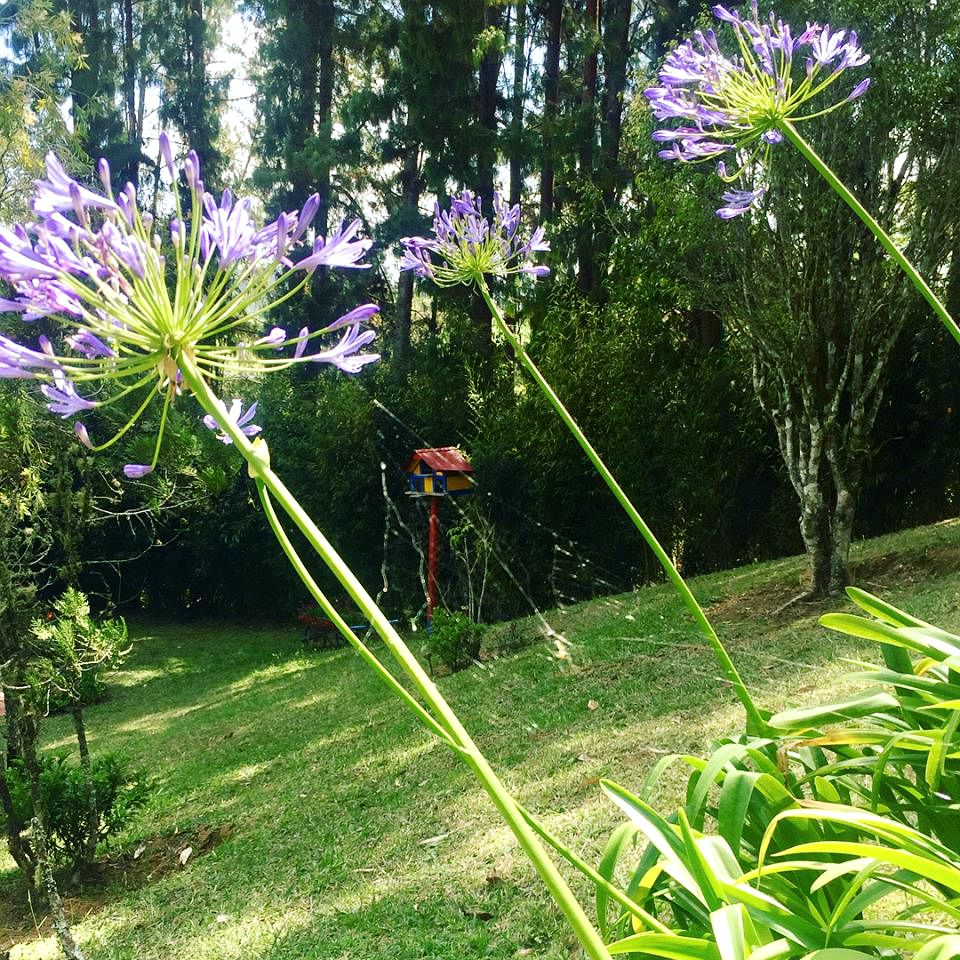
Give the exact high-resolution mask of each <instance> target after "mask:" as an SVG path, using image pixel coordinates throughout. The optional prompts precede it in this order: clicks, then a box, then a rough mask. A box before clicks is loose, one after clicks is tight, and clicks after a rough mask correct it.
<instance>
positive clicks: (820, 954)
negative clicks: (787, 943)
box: [803, 947, 876, 960]
mask: <svg viewBox="0 0 960 960" xmlns="http://www.w3.org/2000/svg"><path fill="white" fill-rule="evenodd" d="M803 960H876V958H875V957H874V955H873V954H872V953H863V952H862V951H860V950H847V949H846V948H845V947H828V948H827V949H826V950H814V951H813V953H808V954H807V955H806V956H805V957H804V958H803Z"/></svg>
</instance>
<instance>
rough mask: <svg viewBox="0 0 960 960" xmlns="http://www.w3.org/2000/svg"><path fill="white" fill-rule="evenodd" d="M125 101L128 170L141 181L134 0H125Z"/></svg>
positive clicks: (136, 179) (133, 179)
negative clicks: (134, 42) (128, 154)
mask: <svg viewBox="0 0 960 960" xmlns="http://www.w3.org/2000/svg"><path fill="white" fill-rule="evenodd" d="M122 11H123V103H124V112H125V119H126V126H127V139H128V142H129V144H130V160H129V166H128V168H127V169H128V171H129V175H130V182H131V183H139V182H140V180H139V177H140V128H139V127H138V125H137V119H138V116H139V114H138V112H137V102H136V75H137V66H136V52H135V50H134V46H133V0H123V4H122Z"/></svg>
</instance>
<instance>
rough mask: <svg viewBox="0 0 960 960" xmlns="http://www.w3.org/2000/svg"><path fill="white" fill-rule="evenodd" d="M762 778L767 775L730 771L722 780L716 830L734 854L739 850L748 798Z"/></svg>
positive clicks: (748, 803)
mask: <svg viewBox="0 0 960 960" xmlns="http://www.w3.org/2000/svg"><path fill="white" fill-rule="evenodd" d="M764 776H767V774H763V773H756V772H754V771H753V770H730V771H729V772H728V773H727V775H726V777H725V778H724V780H723V787H722V788H721V789H720V802H719V804H718V806H717V828H718V829H719V831H720V835H721V836H722V837H723V839H724V840H726V841H727V843H729V844H730V847H731V849H732V850H733V851H734V852H735V853H736V852H737V851H738V850H739V849H740V841H741V839H742V838H743V828H744V825H745V823H746V820H747V810H748V809H749V807H750V798H751V797H752V796H753V792H754V790H755V789H756V786H757V781H758V780H759V779H760V778H761V777H764Z"/></svg>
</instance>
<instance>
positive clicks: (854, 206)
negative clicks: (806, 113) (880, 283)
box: [780, 120, 960, 344]
mask: <svg viewBox="0 0 960 960" xmlns="http://www.w3.org/2000/svg"><path fill="white" fill-rule="evenodd" d="M780 129H781V130H783V132H784V133H785V134H786V135H787V137H788V138H789V139H790V142H791V143H792V144H793V145H794V146H795V147H796V148H797V149H798V150H799V151H800V153H802V154H803V156H804V157H805V158H806V159H807V160H808V161H809V162H810V163H811V165H812V166H813V168H814V169H815V170H816V171H817V173H819V174H820V176H821V177H823V179H824V180H826V181H827V183H828V184H830V186H831V188H832V189H833V190H835V191H836V193H837V194H838V195H839V197H840V199H841V200H843V202H844V203H846V204H847V206H848V207H850V209H851V210H852V211H853V212H854V213H855V214H856V215H857V216H858V217H859V218H860V219H861V220H862V221H863V222H864V223H865V224H866V225H867V228H868V229H869V230H870V232H871V233H872V234H873V235H874V236H875V237H876V238H877V240H879V241H880V245H881V246H882V247H883V249H884V250H886V251H887V253H889V254H890V256H891V257H893V259H894V260H895V261H896V263H897V265H898V266H899V267H900V269H901V270H903V272H904V273H905V274H906V275H907V276H908V277H909V279H910V282H911V283H912V284H913V285H914V286H915V287H916V288H917V290H919V291H920V293H921V294H922V295H923V299H924V300H926V301H927V303H929V304H930V306H931V307H932V308H933V312H934V313H935V314H936V315H937V316H938V317H939V318H940V319H941V320H942V321H943V325H944V326H945V327H946V328H947V330H949V331H950V336H952V337H953V339H954V340H956V341H957V343H958V344H960V327H958V326H957V323H956V321H955V320H954V319H953V317H951V316H950V314H949V312H948V311H947V308H946V307H945V306H944V305H943V304H942V303H941V302H940V299H939V298H938V297H937V295H936V294H935V293H934V292H933V291H932V290H931V289H930V287H929V286H928V285H927V282H926V280H924V279H923V277H921V276H920V274H919V273H917V268H916V267H914V265H913V264H912V263H911V262H910V261H909V260H908V259H907V258H906V256H905V255H904V253H903V251H902V250H901V249H900V248H899V247H898V246H897V245H896V244H895V243H894V242H893V240H892V239H891V237H890V236H889V234H887V232H886V231H885V230H884V229H883V227H881V226H880V224H879V223H877V221H876V220H875V219H874V218H873V217H872V216H871V215H870V213H869V211H868V210H867V209H866V207H864V206H863V204H862V203H860V201H859V200H858V199H857V198H856V197H855V196H854V195H853V194H852V193H851V192H850V191H849V190H848V189H847V188H846V187H845V186H844V184H843V182H842V181H841V180H840V178H839V177H838V176H837V175H836V174H835V173H834V172H833V171H832V170H831V169H830V168H829V167H828V166H827V164H826V163H824V161H823V159H822V158H821V157H820V155H819V154H818V153H817V152H816V151H815V150H814V149H813V147H811V146H810V144H809V143H807V141H806V140H804V139H803V137H802V136H800V133H799V132H798V131H797V128H796V127H795V126H794V125H793V124H792V123H790V121H789V120H781V121H780Z"/></svg>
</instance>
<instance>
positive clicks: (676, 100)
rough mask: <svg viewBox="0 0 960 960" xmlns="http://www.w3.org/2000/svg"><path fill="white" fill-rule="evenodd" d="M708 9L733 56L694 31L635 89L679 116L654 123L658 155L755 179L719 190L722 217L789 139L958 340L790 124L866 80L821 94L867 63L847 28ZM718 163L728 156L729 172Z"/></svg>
mask: <svg viewBox="0 0 960 960" xmlns="http://www.w3.org/2000/svg"><path fill="white" fill-rule="evenodd" d="M713 14H714V16H715V17H716V18H717V20H719V21H721V22H722V23H724V24H726V25H727V26H728V27H729V29H730V30H732V32H733V34H734V38H733V39H734V41H735V44H736V50H737V54H734V55H727V54H726V53H725V52H724V50H723V48H722V47H721V45H720V42H719V40H718V37H717V35H716V34H715V33H714V31H713V30H706V31H701V30H698V31H696V32H695V33H694V35H693V39H692V40H686V41H684V42H683V43H681V44H680V45H679V46H678V47H677V48H676V49H675V50H674V51H672V52H671V53H670V54H669V55H668V56H667V58H666V60H665V61H664V64H663V67H662V68H661V70H660V72H659V75H658V79H659V81H660V83H659V85H658V86H654V87H649V88H647V89H646V90H645V91H644V93H645V95H646V97H647V98H648V99H649V100H650V106H651V108H652V110H653V113H654V116H655V117H656V119H657V120H660V121H673V120H679V121H681V123H680V125H679V126H676V127H665V128H661V129H659V130H655V131H654V133H653V139H654V140H656V141H657V142H659V143H664V144H669V146H666V147H665V148H664V149H662V150H661V151H660V156H661V157H662V158H663V159H666V160H677V161H680V162H682V163H703V162H708V161H713V160H716V161H717V174H718V175H719V176H720V178H721V179H722V180H724V181H725V182H727V183H733V182H735V181H737V180H740V179H741V178H747V177H750V176H754V177H755V179H756V180H757V181H758V182H757V183H753V184H748V186H749V187H750V188H749V189H737V190H731V191H729V192H727V193H725V194H724V195H723V201H724V203H723V206H721V207H720V208H719V209H718V210H717V215H718V216H719V217H721V218H723V219H731V218H733V217H738V216H741V215H742V214H744V213H746V212H747V211H748V210H750V209H752V208H754V207H755V206H757V204H758V203H759V202H760V199H761V198H762V197H763V195H764V193H765V190H766V188H765V187H764V186H763V184H762V178H763V172H764V169H765V168H766V167H767V166H768V164H769V163H770V161H771V159H772V153H773V149H774V148H775V147H776V146H777V145H778V144H780V143H782V142H783V140H784V139H787V140H789V141H790V142H791V143H792V144H793V145H794V146H795V147H796V148H797V149H798V150H799V151H800V153H801V154H802V155H803V156H804V157H805V158H806V160H807V161H809V163H810V164H811V165H812V166H813V167H814V169H815V170H816V171H817V172H818V173H819V174H820V175H821V176H822V177H823V179H824V180H826V182H827V183H828V184H829V186H830V187H831V189H833V190H834V191H835V192H836V193H837V195H838V196H839V197H840V198H841V199H842V200H843V201H844V202H845V203H846V204H847V205H848V206H849V207H850V209H851V210H853V212H854V213H855V214H856V215H857V216H858V217H859V218H860V219H861V220H862V221H863V222H864V223H865V224H866V226H867V227H868V229H869V230H870V231H871V233H873V235H874V236H875V237H876V238H877V240H878V241H879V242H880V244H881V245H882V246H883V248H884V249H885V250H886V251H887V253H888V254H889V255H890V256H891V257H892V258H893V260H894V261H895V262H896V263H897V265H898V266H899V267H900V268H901V269H902V270H903V272H904V273H905V274H906V275H907V277H908V278H909V279H910V282H911V283H912V284H913V285H914V286H915V287H916V288H917V290H918V291H919V292H920V294H921V295H922V296H923V297H924V299H925V300H926V301H927V303H928V304H929V305H930V306H931V307H932V309H933V311H934V313H936V315H937V316H938V317H939V318H940V320H941V321H942V323H943V324H944V326H945V327H946V328H947V330H948V331H949V332H950V334H951V336H952V337H953V338H954V339H955V340H956V341H957V342H958V343H960V327H958V326H957V324H956V322H955V321H954V320H953V318H952V317H951V316H950V314H949V312H948V311H947V309H946V307H945V306H944V305H943V303H941V301H940V300H939V298H938V297H937V296H936V294H935V293H934V292H933V290H932V289H931V288H930V286H929V285H928V284H927V283H926V281H925V280H924V279H923V278H922V277H921V276H920V274H919V273H918V272H917V270H916V268H915V267H914V266H913V264H912V263H911V262H910V261H909V260H908V259H907V257H906V255H905V254H904V253H903V251H902V250H901V249H900V248H899V247H898V246H897V244H896V243H895V242H894V241H893V239H892V238H891V237H890V235H889V234H888V233H887V232H886V231H885V230H884V229H883V228H882V227H881V226H880V224H879V223H878V222H877V221H876V219H874V217H873V216H872V215H871V214H870V213H869V211H868V210H867V209H866V208H865V207H864V206H863V204H861V203H860V201H859V200H857V198H856V197H855V196H854V195H853V194H852V193H851V192H850V190H849V189H847V187H846V186H845V185H844V184H843V183H842V181H841V180H840V179H839V177H837V175H836V174H835V173H834V172H833V171H832V170H831V169H830V167H829V166H828V165H827V164H826V163H825V162H824V160H823V159H822V158H821V157H820V156H819V155H818V154H817V152H816V151H815V150H814V149H813V147H812V146H810V144H809V143H808V142H807V141H806V140H805V139H804V137H803V136H802V135H801V133H800V131H799V130H798V125H799V124H802V123H804V122H806V121H808V120H813V119H815V118H817V117H821V116H823V115H824V114H827V113H831V112H833V111H834V110H837V109H840V108H841V107H844V106H845V105H846V104H848V103H850V102H851V101H853V100H856V99H857V98H858V97H860V96H862V95H863V94H864V93H865V92H866V91H867V89H868V88H869V86H870V79H869V78H865V79H862V80H860V81H859V82H858V83H856V84H855V85H854V86H853V87H852V88H848V90H847V92H846V94H845V95H843V96H842V97H840V99H834V100H833V101H832V102H831V101H829V100H824V95H825V94H826V93H827V91H828V90H829V89H830V88H832V87H834V85H835V84H837V83H838V81H840V79H841V78H842V77H843V76H844V75H845V73H846V71H847V70H849V69H851V68H856V67H862V66H864V65H865V64H866V63H867V62H868V61H869V59H870V58H869V56H868V55H867V54H865V53H864V52H863V50H861V48H860V46H859V41H858V39H857V34H856V33H855V32H854V31H852V30H851V31H847V30H843V29H831V27H830V25H829V24H826V25H824V26H821V25H820V24H817V23H813V24H810V23H808V24H807V26H806V28H805V29H804V30H802V31H795V30H792V29H791V27H790V25H789V24H787V23H784V22H783V21H782V20H779V19H777V17H776V16H775V15H774V14H773V13H772V12H771V13H770V15H769V18H768V19H766V20H763V19H761V17H760V13H759V9H758V6H757V2H756V0H753V3H752V4H751V6H750V8H749V14H740V13H737V12H736V11H730V10H728V9H727V8H725V7H722V6H715V7H714V8H713ZM728 162H732V163H734V164H735V168H734V169H733V170H732V171H730V170H728V168H727V164H728Z"/></svg>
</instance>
